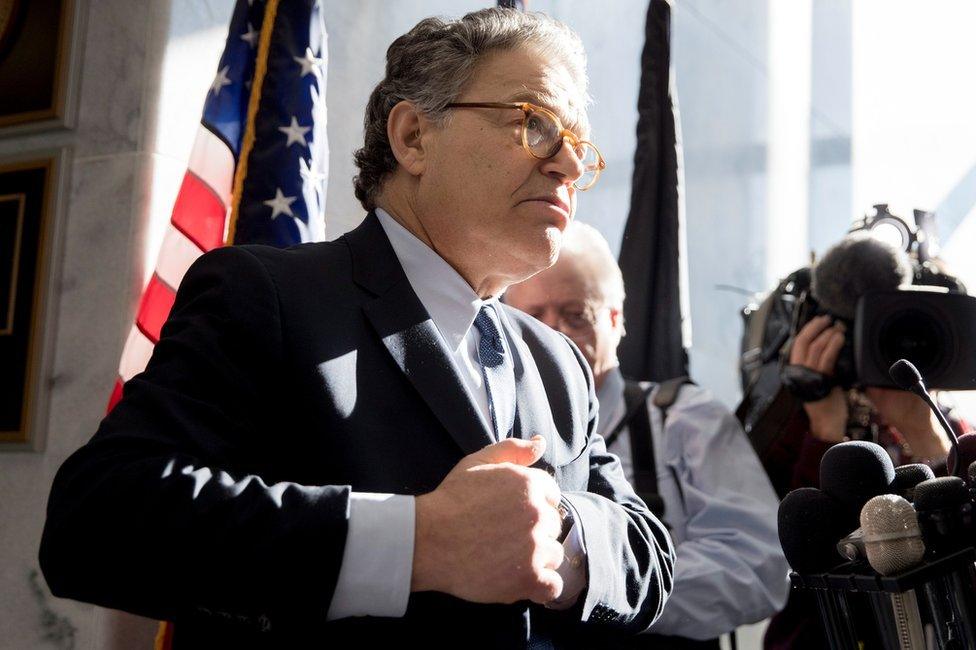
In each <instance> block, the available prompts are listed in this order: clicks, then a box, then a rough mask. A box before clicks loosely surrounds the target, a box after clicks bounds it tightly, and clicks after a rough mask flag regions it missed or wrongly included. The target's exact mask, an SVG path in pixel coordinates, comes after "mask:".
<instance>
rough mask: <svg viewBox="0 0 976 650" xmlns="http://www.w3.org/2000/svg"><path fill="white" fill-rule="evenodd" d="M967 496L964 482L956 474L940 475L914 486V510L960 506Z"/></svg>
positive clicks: (925, 510)
mask: <svg viewBox="0 0 976 650" xmlns="http://www.w3.org/2000/svg"><path fill="white" fill-rule="evenodd" d="M968 498H969V491H968V490H966V482H965V481H964V480H962V479H961V478H959V477H958V476H940V477H939V478H930V479H929V480H927V481H922V482H921V483H919V484H918V485H916V486H915V510H917V511H918V512H928V511H930V510H942V509H943V508H954V507H956V506H961V505H962V504H964V503H965V502H966V500H967V499H968Z"/></svg>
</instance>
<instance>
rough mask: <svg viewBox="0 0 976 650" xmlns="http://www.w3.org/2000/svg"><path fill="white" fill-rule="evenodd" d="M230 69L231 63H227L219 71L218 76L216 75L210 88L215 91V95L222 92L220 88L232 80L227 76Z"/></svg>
mask: <svg viewBox="0 0 976 650" xmlns="http://www.w3.org/2000/svg"><path fill="white" fill-rule="evenodd" d="M229 70H230V66H229V65H225V66H224V67H223V68H221V69H220V70H219V71H218V72H217V76H216V77H214V80H213V83H212V84H210V90H211V91H213V94H214V95H219V94H220V89H221V88H223V87H224V86H229V85H230V83H231V81H230V78H229V77H228V76H227V72H228V71H229Z"/></svg>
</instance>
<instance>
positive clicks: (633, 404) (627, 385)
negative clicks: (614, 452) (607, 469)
mask: <svg viewBox="0 0 976 650" xmlns="http://www.w3.org/2000/svg"><path fill="white" fill-rule="evenodd" d="M656 385H657V384H650V385H648V386H647V388H642V387H641V385H640V383H639V382H636V381H630V380H629V379H625V380H624V408H625V411H624V416H623V417H622V418H620V422H618V423H617V426H615V427H614V428H613V430H612V431H611V432H610V433H608V434H607V438H606V443H607V449H609V448H610V445H612V444H613V443H615V442H616V441H617V438H619V437H620V432H621V431H623V430H624V427H627V426H629V425H630V421H631V420H633V419H634V418H635V417H636V416H637V415H638V414H639V413H640V412H641V411H647V409H646V408H641V406H644V405H645V404H647V396H648V395H650V394H651V391H653V390H654V387H655V386H656Z"/></svg>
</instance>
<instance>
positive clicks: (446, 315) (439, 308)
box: [327, 209, 586, 621]
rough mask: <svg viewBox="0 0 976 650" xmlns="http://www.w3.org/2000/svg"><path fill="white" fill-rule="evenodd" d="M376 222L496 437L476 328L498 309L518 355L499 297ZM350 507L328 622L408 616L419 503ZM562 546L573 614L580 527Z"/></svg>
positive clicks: (564, 602) (393, 499)
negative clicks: (485, 309)
mask: <svg viewBox="0 0 976 650" xmlns="http://www.w3.org/2000/svg"><path fill="white" fill-rule="evenodd" d="M376 215H377V217H379V222H380V224H381V225H382V227H383V230H384V232H385V233H386V236H387V238H388V239H389V240H390V244H391V245H392V247H393V252H394V253H395V254H396V256H397V259H398V260H399V261H400V265H401V266H402V267H403V272H404V274H405V275H406V276H407V280H409V282H410V286H411V287H412V288H413V290H414V292H415V293H416V294H417V297H418V298H419V299H420V302H421V304H422V305H423V306H424V309H426V311H427V313H428V314H429V315H430V318H431V320H432V321H433V322H434V325H435V326H436V328H437V331H438V333H439V334H440V335H441V338H442V339H443V341H444V343H445V344H446V345H447V348H448V349H449V350H450V351H451V360H452V361H453V362H454V364H455V367H456V369H457V370H458V374H459V375H460V376H461V379H462V381H463V382H464V388H465V390H466V392H467V393H468V396H469V397H470V398H471V400H472V402H473V403H474V404H475V405H476V406H477V407H478V412H479V414H480V416H481V418H482V423H483V424H484V426H485V429H486V430H487V431H492V430H493V428H492V425H491V421H492V420H491V413H490V411H489V410H488V392H487V389H486V388H485V383H484V375H483V374H482V370H481V363H480V361H479V360H478V343H479V341H480V335H479V333H478V330H477V328H476V327H474V326H473V325H474V319H475V317H476V316H477V315H478V311H479V310H480V309H481V307H482V306H483V305H490V306H491V308H492V309H494V310H495V315H496V316H497V317H498V321H499V322H500V323H501V325H502V330H503V332H502V333H503V334H504V335H503V336H502V340H503V345H504V346H505V348H506V349H505V352H506V353H509V354H518V352H517V350H516V348H517V347H518V346H513V345H512V335H511V331H512V330H511V326H510V325H509V324H508V321H507V319H506V317H505V314H504V310H503V309H501V308H500V307H499V305H498V298H497V296H496V297H492V298H489V299H486V300H483V299H481V298H480V297H479V296H478V294H476V293H475V292H474V290H473V289H472V288H471V286H470V285H469V284H468V283H467V282H466V281H465V280H464V278H462V277H461V276H460V275H459V274H458V272H457V271H455V270H454V268H453V267H452V266H451V265H450V264H448V263H447V262H446V261H444V259H443V258H442V257H440V256H439V255H438V254H437V253H435V252H434V251H433V250H432V249H431V248H430V247H428V246H427V245H426V244H424V243H423V242H422V241H420V240H419V239H417V237H415V236H414V235H413V233H411V232H410V231H409V230H407V229H406V228H404V227H403V226H401V225H400V224H399V223H398V222H397V221H396V220H395V219H394V218H393V217H391V216H390V215H389V214H387V213H386V212H385V211H384V210H382V209H377V210H376ZM509 358H510V359H511V358H512V357H511V356H509ZM350 501H351V503H350V513H349V529H348V532H347V534H346V545H345V550H344V551H343V554H342V566H341V567H340V569H339V577H338V581H337V583H336V588H335V592H334V595H333V597H332V602H331V604H330V605H329V611H328V615H327V619H328V620H330V621H331V620H335V619H339V618H345V617H348V616H392V617H396V616H403V615H404V614H405V613H406V611H407V602H408V600H409V598H410V581H411V577H412V570H413V548H414V525H415V509H414V508H415V502H414V497H412V496H405V495H394V494H373V493H364V492H353V493H352V494H351V499H350ZM563 546H564V548H565V551H566V561H564V562H563V564H562V566H560V568H559V573H560V575H561V576H562V577H563V583H564V587H563V595H562V596H561V597H560V599H559V600H558V601H557V603H556V605H555V606H556V607H557V608H566V607H570V606H571V605H572V604H573V603H574V602H575V601H576V599H577V598H578V596H579V594H580V593H581V592H582V590H583V588H584V587H585V586H586V566H585V562H583V561H582V560H583V559H585V551H584V549H583V542H582V536H581V535H580V532H579V527H578V526H574V527H573V530H572V531H571V533H570V535H569V536H568V537H567V538H566V541H565V542H564V543H563Z"/></svg>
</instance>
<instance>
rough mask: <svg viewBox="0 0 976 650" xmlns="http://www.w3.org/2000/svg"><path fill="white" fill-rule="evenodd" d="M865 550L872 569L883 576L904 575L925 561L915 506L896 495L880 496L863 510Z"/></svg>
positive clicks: (866, 504) (923, 544) (869, 502)
mask: <svg viewBox="0 0 976 650" xmlns="http://www.w3.org/2000/svg"><path fill="white" fill-rule="evenodd" d="M861 528H862V530H863V531H864V550H865V553H866V554H867V556H868V564H870V565H871V568H872V569H874V570H875V571H877V572H878V573H880V574H881V575H883V576H890V575H894V574H896V573H901V572H902V571H905V570H907V569H910V568H912V567H913V566H916V565H918V564H919V563H920V562H921V561H922V558H924V557H925V543H924V542H923V541H922V531H921V530H920V529H919V527H918V515H916V514H915V509H914V508H912V504H910V503H909V502H908V501H906V500H905V499H903V498H902V497H900V496H898V495H896V494H881V495H878V496H876V497H874V498H872V499H870V500H868V502H867V503H865V504H864V509H863V510H861Z"/></svg>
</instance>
